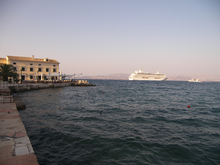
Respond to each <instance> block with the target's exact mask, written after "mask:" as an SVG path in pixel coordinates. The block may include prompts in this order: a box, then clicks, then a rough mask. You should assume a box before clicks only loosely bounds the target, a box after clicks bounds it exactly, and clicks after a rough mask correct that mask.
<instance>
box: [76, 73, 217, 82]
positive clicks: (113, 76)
mask: <svg viewBox="0 0 220 165" xmlns="http://www.w3.org/2000/svg"><path fill="white" fill-rule="evenodd" d="M129 75H130V74H123V73H118V74H109V75H97V76H82V77H80V78H79V79H100V80H128V77H129ZM167 77H168V79H167V81H188V80H190V79H192V78H198V79H199V80H200V81H203V82H220V75H167Z"/></svg>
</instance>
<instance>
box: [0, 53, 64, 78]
mask: <svg viewBox="0 0 220 165" xmlns="http://www.w3.org/2000/svg"><path fill="white" fill-rule="evenodd" d="M0 63H4V64H11V65H13V66H14V67H15V69H16V70H17V73H18V74H19V79H22V80H47V79H50V80H57V79H58V78H59V64H60V63H59V62H58V61H57V60H54V59H48V58H44V59H43V58H35V57H34V55H32V56H31V57H20V56H6V58H0Z"/></svg>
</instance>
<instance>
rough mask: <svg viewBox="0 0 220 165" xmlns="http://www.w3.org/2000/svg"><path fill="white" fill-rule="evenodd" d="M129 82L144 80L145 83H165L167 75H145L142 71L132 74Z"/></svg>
mask: <svg viewBox="0 0 220 165" xmlns="http://www.w3.org/2000/svg"><path fill="white" fill-rule="evenodd" d="M128 79H129V80H144V81H165V80H166V79H167V78H166V75H164V74H162V73H159V72H157V73H148V72H147V73H145V72H144V71H143V70H142V69H140V70H139V71H135V72H134V73H132V74H131V75H130V76H129V78H128Z"/></svg>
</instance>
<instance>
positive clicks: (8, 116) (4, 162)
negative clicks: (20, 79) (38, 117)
mask: <svg viewBox="0 0 220 165" xmlns="http://www.w3.org/2000/svg"><path fill="white" fill-rule="evenodd" d="M0 164H1V165H29V164H30V165H38V161H37V157H36V156H35V154H34V150H33V148H32V145H31V142H30V140H29V137H28V136H27V132H26V129H25V127H24V125H23V123H22V121H21V118H20V115H19V112H18V110H17V109H16V105H15V103H4V104H0Z"/></svg>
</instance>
